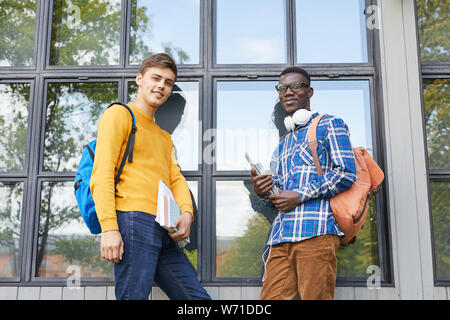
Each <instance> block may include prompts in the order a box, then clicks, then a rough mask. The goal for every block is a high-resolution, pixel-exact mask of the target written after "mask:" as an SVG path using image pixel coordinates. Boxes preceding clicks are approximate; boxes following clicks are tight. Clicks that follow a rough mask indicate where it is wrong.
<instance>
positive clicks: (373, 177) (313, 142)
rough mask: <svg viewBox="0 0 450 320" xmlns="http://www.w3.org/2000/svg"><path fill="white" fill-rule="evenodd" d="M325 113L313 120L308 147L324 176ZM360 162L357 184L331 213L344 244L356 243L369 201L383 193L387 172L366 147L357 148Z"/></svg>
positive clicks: (338, 197)
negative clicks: (320, 136) (321, 139)
mask: <svg viewBox="0 0 450 320" xmlns="http://www.w3.org/2000/svg"><path fill="white" fill-rule="evenodd" d="M323 116H325V114H323V115H320V116H318V117H316V118H314V120H313V121H312V123H311V125H310V127H309V128H308V148H309V150H311V153H312V156H313V159H314V166H315V167H316V170H317V174H318V175H319V176H321V175H323V171H322V168H321V166H320V162H319V156H318V154H317V147H318V143H317V136H316V131H317V125H318V123H319V121H320V119H321V118H322V117H323ZM353 153H354V154H355V159H356V181H355V183H353V184H352V186H351V187H350V188H349V189H347V190H345V191H343V192H340V193H338V194H337V195H335V196H334V197H332V198H331V199H330V206H331V211H332V212H333V215H334V218H335V219H336V222H337V224H338V225H339V227H340V228H341V230H342V231H343V232H344V234H345V237H344V238H343V239H341V243H342V244H346V243H353V242H354V241H355V239H356V233H357V232H358V231H359V229H361V227H362V226H363V224H364V222H365V220H366V216H367V212H368V211H369V210H368V209H369V200H370V199H371V198H372V197H373V196H374V195H375V194H376V193H378V192H379V191H380V184H381V182H383V179H384V173H383V171H382V170H381V169H380V167H379V166H378V165H377V163H376V162H375V161H374V160H373V159H372V157H371V156H370V154H369V153H368V152H367V150H366V149H364V148H363V147H356V148H353Z"/></svg>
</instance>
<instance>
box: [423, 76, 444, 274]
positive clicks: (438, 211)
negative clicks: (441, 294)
mask: <svg viewBox="0 0 450 320" xmlns="http://www.w3.org/2000/svg"><path fill="white" fill-rule="evenodd" d="M449 85H450V79H425V80H424V83H423V88H424V94H423V99H424V116H425V126H426V132H427V146H428V166H429V169H430V170H439V169H444V170H445V169H449V164H450V157H449V149H450V135H449V130H450V104H449V101H450V91H449ZM430 187H431V189H430V194H431V212H432V230H433V240H434V253H435V264H436V273H437V275H438V276H440V277H449V276H450V232H449V231H450V211H449V208H450V203H449V195H450V182H449V181H433V180H432V181H431V183H430Z"/></svg>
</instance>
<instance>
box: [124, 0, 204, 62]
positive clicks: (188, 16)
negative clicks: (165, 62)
mask: <svg viewBox="0 0 450 320" xmlns="http://www.w3.org/2000/svg"><path fill="white" fill-rule="evenodd" d="M199 40H200V1H199V0H190V1H186V0H171V1H165V0H132V1H131V36H130V63H131V64H140V63H141V62H142V60H144V59H145V58H147V57H148V56H150V55H151V54H153V53H157V52H165V53H167V54H169V55H170V56H172V58H173V59H174V60H175V61H176V62H177V64H185V63H192V64H198V63H199V48H200V47H199V45H200V41H199Z"/></svg>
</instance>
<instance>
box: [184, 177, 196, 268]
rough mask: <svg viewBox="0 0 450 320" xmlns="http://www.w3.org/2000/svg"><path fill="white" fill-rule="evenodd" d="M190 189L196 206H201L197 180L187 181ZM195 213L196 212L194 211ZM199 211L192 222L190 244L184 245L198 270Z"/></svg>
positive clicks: (190, 259)
mask: <svg viewBox="0 0 450 320" xmlns="http://www.w3.org/2000/svg"><path fill="white" fill-rule="evenodd" d="M187 184H188V186H189V189H190V190H191V192H192V195H193V196H194V201H195V204H194V205H196V207H197V208H198V207H199V203H198V182H197V181H187ZM194 214H195V213H194ZM198 220H199V216H198V213H197V214H196V215H195V219H194V222H192V224H191V233H190V235H189V244H188V245H186V247H184V253H185V254H186V256H187V258H188V260H189V261H190V262H191V264H192V265H193V266H194V268H195V270H198V231H199V230H198Z"/></svg>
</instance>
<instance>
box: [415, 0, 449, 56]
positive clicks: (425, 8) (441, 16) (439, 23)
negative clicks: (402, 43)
mask: <svg viewBox="0 0 450 320" xmlns="http://www.w3.org/2000/svg"><path fill="white" fill-rule="evenodd" d="M449 15H450V7H449V3H448V1H439V0H417V21H418V29H419V37H420V53H421V56H422V61H443V62H448V61H450V38H449V36H448V32H449V25H448V21H449V20H448V19H449Z"/></svg>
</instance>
